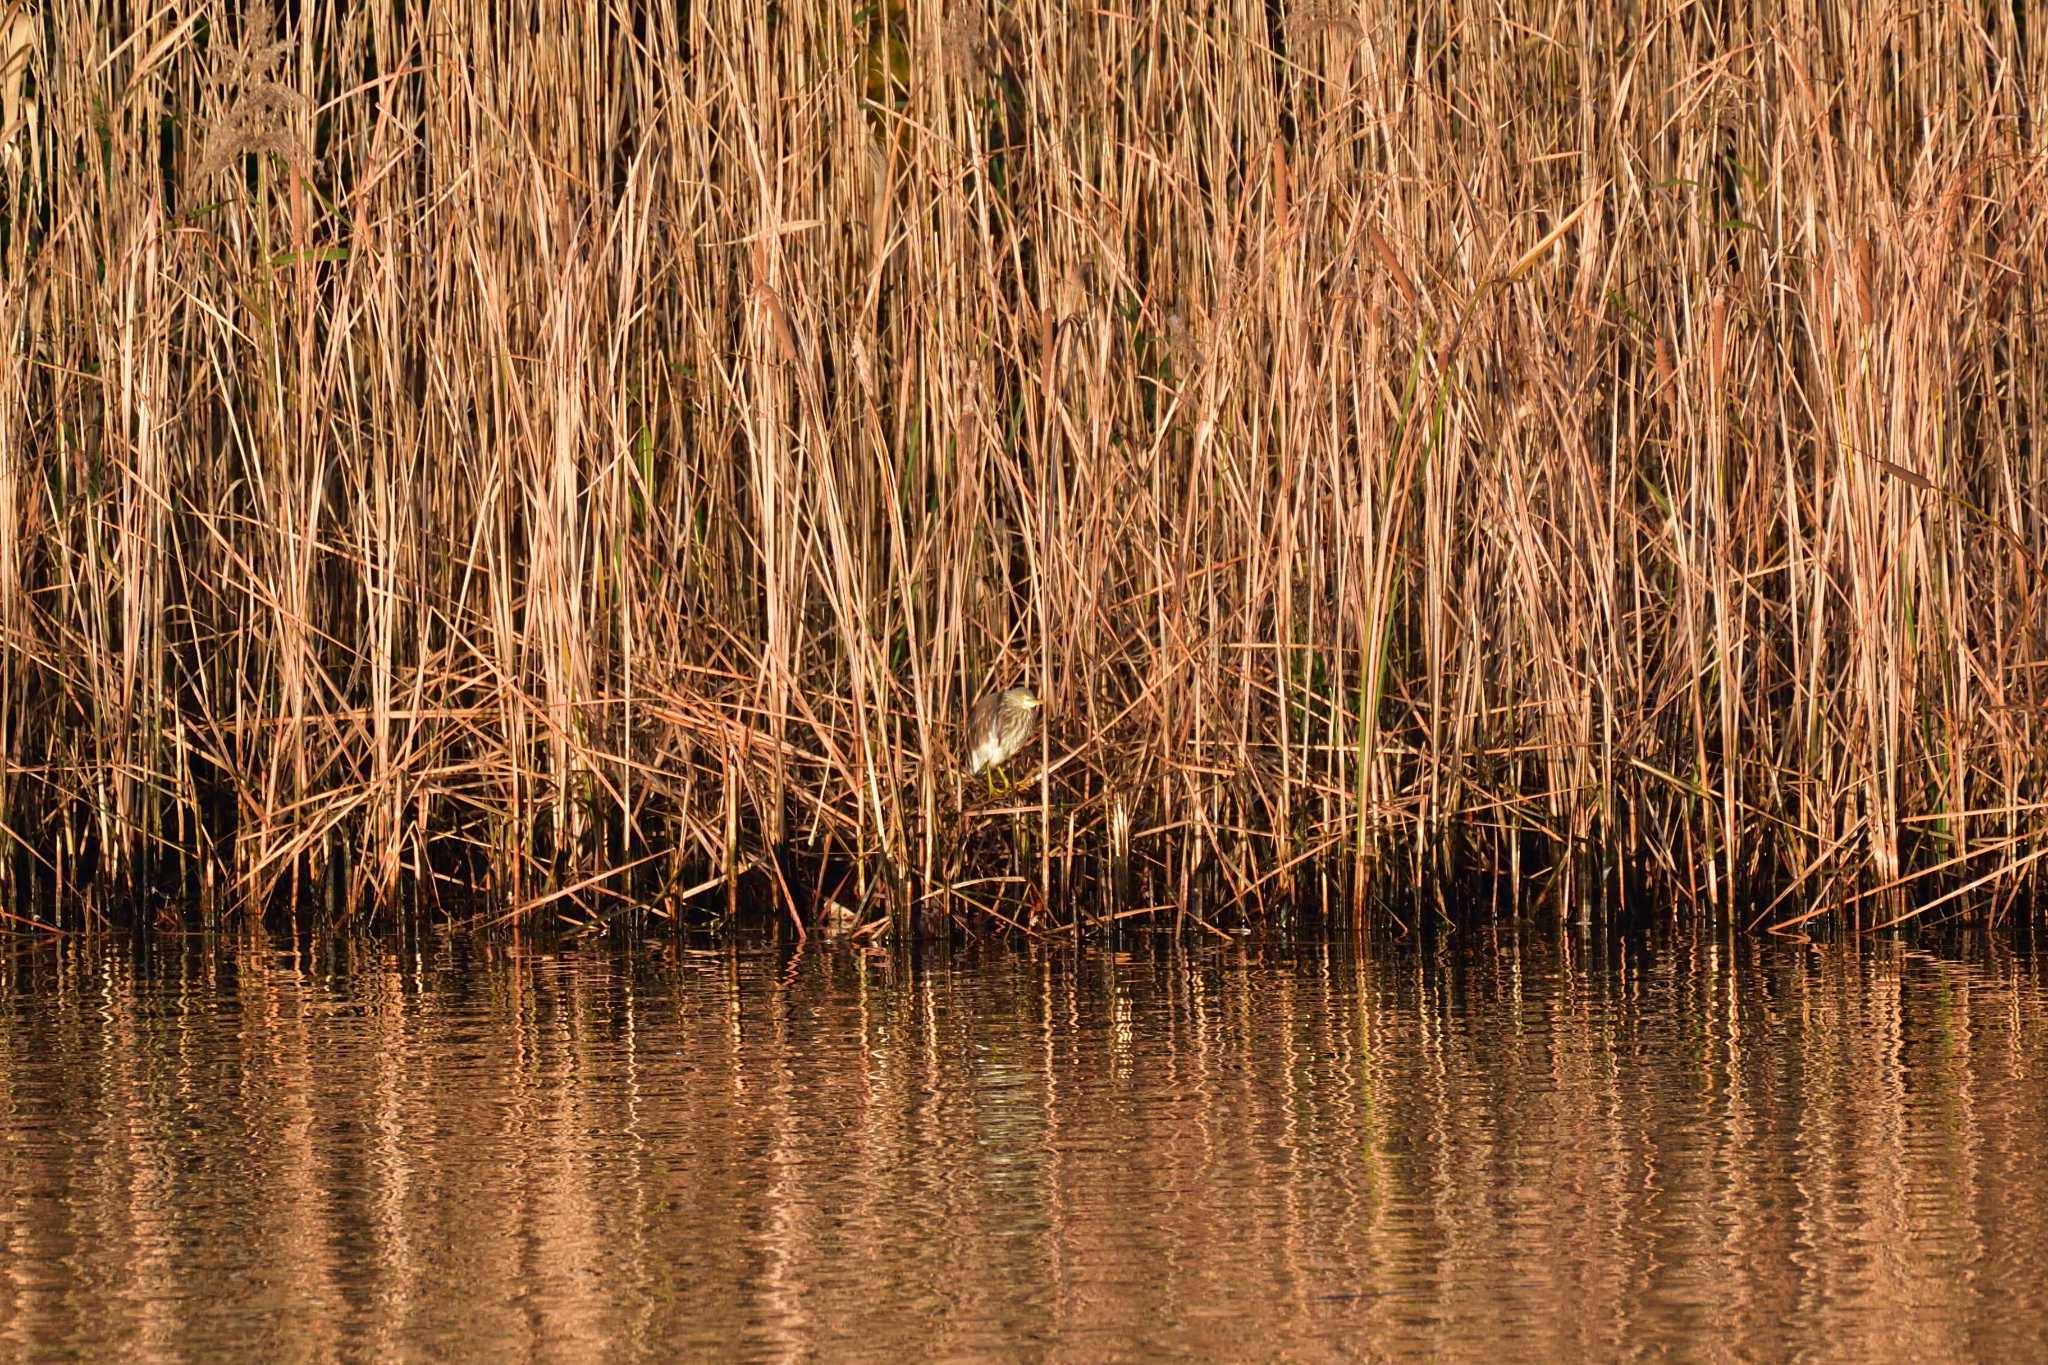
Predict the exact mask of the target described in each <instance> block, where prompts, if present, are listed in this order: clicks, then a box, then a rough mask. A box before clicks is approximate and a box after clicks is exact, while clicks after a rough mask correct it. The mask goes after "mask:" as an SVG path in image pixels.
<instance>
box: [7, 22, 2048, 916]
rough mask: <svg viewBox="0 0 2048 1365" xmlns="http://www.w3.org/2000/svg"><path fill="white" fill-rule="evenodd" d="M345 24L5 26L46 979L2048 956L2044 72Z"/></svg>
mask: <svg viewBox="0 0 2048 1365" xmlns="http://www.w3.org/2000/svg"><path fill="white" fill-rule="evenodd" d="M294 8H296V9H298V11H299V14H300V15H301V16H302V17H290V16H289V15H287V14H285V13H273V12H272V11H270V10H269V9H267V8H265V7H263V6H260V5H241V4H226V3H217V4H202V5H198V6H147V5H141V6H131V7H120V6H116V7H113V11H112V12H117V13H118V15H119V17H118V18H117V19H116V20H115V21H114V22H113V23H112V24H111V25H103V24H102V23H101V22H100V19H101V12H100V9H99V8H98V7H94V6H88V5H86V4H84V3H83V0H41V3H40V4H38V5H35V6H23V5H21V4H18V3H17V4H14V5H12V6H10V7H8V10H7V13H8V16H9V17H8V22H7V23H5V24H0V32H5V33H6V34H8V35H9V38H8V42H9V44H10V47H9V50H8V61H7V63H6V64H5V67H4V71H5V77H6V80H7V82H8V83H9V98H8V100H7V102H6V108H7V110H8V111H9V112H8V118H9V124H8V127H7V128H6V129H4V130H0V136H4V142H0V153H4V156H0V256H4V261H5V278H4V284H0V321H4V323H5V329H6V335H7V337H8V338H9V344H8V346H7V347H6V349H5V351H4V353H0V405H4V417H0V509H4V515H0V740H4V745H0V828H4V835H5V839H6V841H7V846H8V856H7V857H6V858H5V859H0V868H4V875H5V876H6V878H7V880H8V886H7V904H8V905H10V906H11V907H13V908H12V909H10V910H9V911H7V912H6V913H7V920H6V923H7V924H8V925H10V926H13V927H19V926H20V925H21V924H23V923H26V922H27V921H29V920H31V919H37V920H44V919H46V918H47V915H48V912H47V911H46V910H45V909H41V908H37V907H42V906H47V905H51V904H55V905H58V906H70V907H83V913H84V914H85V915H86V916H87V917H89V918H90V917H96V916H99V915H102V914H107V913H117V912H118V910H117V907H120V906H123V905H133V904H135V903H136V902H135V901H134V899H133V898H134V897H135V896H136V895H137V894H138V893H147V894H149V895H152V896H155V897H157V898H158V900H157V901H156V902H153V903H161V904H166V905H171V906H177V905H181V904H185V903H187V902H188V901H189V902H190V903H192V904H196V905H198V906H201V907H203V910H204V912H205V913H207V914H214V915H220V914H228V913H239V912H244V911H263V910H266V909H271V908H275V907H278V906H280V905H283V904H286V903H299V904H303V903H305V902H306V900H307V898H309V897H312V898H316V899H317V900H319V901H324V902H325V903H327V904H328V905H329V906H330V907H331V908H332V909H333V910H334V911H335V912H337V913H342V914H371V913H374V912H376V911H378V910H379V909H380V908H381V907H388V906H393V905H399V904H409V903H425V904H428V905H430V906H431V905H440V906H443V907H454V906H460V907H463V908H464V913H468V912H469V911H470V910H473V908H474V907H476V906H478V905H488V906H490V907H492V913H493V914H496V915H498V916H500V917H507V916H509V917H522V916H526V917H532V916H538V917H543V918H545V919H548V920H572V921H590V920H596V919H601V918H604V917H605V916H607V915H609V914H611V913H612V912H613V911H614V910H616V909H618V908H620V907H623V906H627V905H631V904H634V903H636V902H638V901H641V900H643V899H644V900H645V903H649V904H652V905H653V906H655V907H656V908H657V909H674V908H676V907H682V906H686V905H698V904H707V903H708V904H710V905H711V906H712V907H713V908H717V907H719V906H721V905H728V904H730V903H731V902H732V900H733V899H735V898H736V897H737V896H738V895H740V894H741V891H740V890H738V889H735V888H740V887H742V886H743V884H744V879H746V878H747V877H749V876H755V877H758V878H760V879H761V884H762V885H765V886H769V887H771V888H772V889H773V890H774V894H775V895H776V897H777V899H778V900H779V901H785V902H786V903H787V905H788V906H789V908H790V909H791V910H792V911H794V912H797V913H798V914H799V915H800V917H802V916H806V915H808V913H809V906H808V905H807V904H806V893H805V891H804V890H803V889H802V886H801V883H800V882H798V883H795V884H793V883H792V879H791V878H790V877H789V876H788V872H789V871H790V869H791V868H793V867H797V866H799V865H803V866H814V867H815V866H823V867H832V868H837V869H839V875H840V876H841V878H842V880H844V881H845V882H846V885H847V886H848V887H849V888H851V889H850V890H846V891H844V892H834V893H833V894H834V895H835V896H836V897H839V898H840V899H841V901H842V909H843V908H844V902H845V901H846V899H847V898H849V897H852V898H855V902H856V903H857V904H858V906H859V907H860V910H861V913H863V914H865V915H868V916H869V917H870V918H871V919H872V918H873V917H875V916H878V915H879V914H880V913H881V907H883V906H889V907H892V908H893V909H894V911H895V912H896V913H897V914H898V915H899V916H900V915H903V914H906V913H909V912H910V911H911V910H913V909H914V910H916V911H917V912H918V913H920V914H922V915H924V916H927V917H928V918H927V919H926V921H925V922H926V923H941V922H944V921H945V920H947V919H949V918H950V919H953V920H954V921H955V922H964V923H970V924H975V923H987V924H992V925H993V924H1000V923H1015V924H1020V925H1022V926H1023V927H1025V928H1027V929H1031V930H1033V931H1046V930H1052V929H1058V928H1064V927H1067V926H1069V925H1072V924H1074V923H1076V922H1077V921H1086V920H1089V919H1091V918H1092V917H1095V916H1097V915H1099V914H1114V915H1145V914H1149V913H1159V914H1167V915H1176V914H1182V913H1188V912H1189V909H1190V907H1202V906H1206V909H1200V908H1197V909H1196V911H1195V912H1196V913H1199V914H1200V915H1202V917H1203V918H1204V919H1205V920H1206V921H1207V922H1209V923H1212V924H1218V925H1221V924H1225V923H1226V922H1234V921H1235V920H1236V919H1237V918H1238V917H1242V916H1253V915H1256V914H1258V913H1260V911H1261V909H1262V908H1263V907H1268V906H1270V905H1272V904H1274V903H1276V902H1277V901H1278V900H1280V899H1281V898H1287V897H1293V898H1299V897H1302V896H1304V895H1320V896H1330V895H1333V894H1342V895H1346V896H1349V897H1354V898H1357V897H1364V896H1367V895H1369V894H1376V893H1378V892H1381V891H1386V890H1388V889H1389V888H1393V889H1400V888H1406V887H1413V886H1416V885H1420V884H1423V883H1424V882H1425V881H1427V879H1429V878H1431V877H1433V876H1436V875H1437V874H1439V873H1441V872H1443V871H1444V870H1446V869H1448V870H1451V871H1461V872H1462V871H1476V872H1479V873H1487V874H1497V875H1499V876H1502V877H1505V878H1509V879H1512V882H1511V884H1512V885H1514V886H1515V887H1517V888H1518V889H1519V888H1520V886H1521V885H1522V881H1523V879H1525V878H1529V877H1530V876H1531V874H1532V872H1533V871H1534V870H1535V869H1537V868H1539V867H1540V868H1545V869H1548V872H1549V874H1550V875H1549V878H1548V881H1547V883H1546V884H1547V885H1549V886H1550V887H1552V888H1553V890H1556V891H1557V895H1556V904H1557V905H1558V906H1559V908H1560V909H1561V910H1570V911H1571V912H1573V913H1577V912H1578V911H1579V910H1582V909H1584V908H1586V907H1587V906H1595V907H1596V908H1597V907H1601V906H1609V905H1611V904H1613V903H1615V898H1614V895H1613V892H1612V888H1613V887H1615V886H1617V885H1618V886H1623V887H1626V888H1628V889H1629V891H1630V894H1632V895H1633V894H1638V893H1640V894H1641V895H1643V896H1648V897H1655V898H1659V899H1660V900H1667V901H1669V902H1670V903H1686V904H1696V905H1702V906H1713V907H1719V908H1721V909H1723V910H1726V911H1731V912H1738V913H1740V915H1741V916H1742V918H1743V920H1744V922H1752V921H1754V922H1762V923H1768V924H1775V925H1779V926H1789V925H1793V924H1796V923H1798V922H1799V921H1801V920H1802V919H1804V918H1805V917H1807V916H1809V915H1824V914H1828V913H1832V912H1841V911H1843V910H1845V909H1850V908H1853V912H1854V913H1855V914H1857V915H1858V916H1860V917H1861V921H1860V922H1863V923H1873V922H1883V920H1885V919H1888V918H1892V917H1895V916H1897V915H1903V914H1912V913H1918V912H1924V911H1925V910H1927V909H1929V908H1933V907H1942V908H1944V911H1945V912H1953V911H1955V910H1958V909H1967V910H1968V911H1969V912H1971V913H1984V914H1988V915H1991V916H1994V917H1995V916H1996V915H1998V914H2001V913H2003V912H2004V911H2005V909H2006V908H2007V907H2008V906H2010V905H2012V904H2014V903H2016V901H2017V900H2018V899H2019V898H2020V897H2023V896H2025V895H2028V894H2029V893H2030V892H2031V891H2032V890H2033V889H2034V887H2035V885H2036V882H2037V878H2038V872H2039V867H2040V860H2041V859H2042V857H2043V855H2044V853H2048V839H2044V834H2048V818H2044V803H2048V785H2044V761H2043V760H2044V747H2043V721H2044V712H2043V688H2044V683H2048V677H2044V668H2048V623H2044V620H2043V613H2042V607H2041V596H2042V594H2041V564H2042V560H2043V557H2044V554H2048V500H2044V496H2043V490H2044V487H2048V483H2044V461H2048V450H2044V445H2043V443H2042V441H2041V439H2040V435H2039V433H2040V431H2041V430H2042V418H2043V410H2044V403H2048V366H2044V363H2043V355H2042V349H2041V346H2042V342H2041V338H2042V328H2041V326H2040V322H2039V319H2040V317H2041V313H2042V310H2043V308H2044V306H2048V300H2044V296H2043V293H2042V281H2044V280H2048V259H2044V257H2048V212H2044V203H2048V178H2044V174H2043V172H2044V156H2043V141H2042V137H2043V135H2042V131H2041V127H2042V119H2043V117H2044V114H2048V102H2044V95H2048V44H2044V43H2043V42H2042V34H2041V33H2040V32H2038V31H2033V30H2031V29H2030V28H2027V29H2023V28H2022V27H2020V26H2019V24H2018V22H2017V20H2016V18H2015V15H2016V14H2018V13H2019V12H2020V11H2021V10H2022V9H2023V7H2016V6H2008V5H1990V6H1956V5H1930V6H1922V7H1919V8H1918V9H1917V10H1911V11H1905V12H1900V11H1894V10H1891V9H1886V8H1885V7H1882V6H1867V7H1857V6H1846V7H1845V6H1840V5H1830V4H1816V3H1813V2H1812V0H1790V2H1789V3H1780V0H1770V3H1760V2H1759V0H1730V3H1726V4H1715V5H1690V6H1663V5H1649V6H1636V5H1620V4H1615V3H1611V0H1607V2H1603V0H1541V2H1540V3H1538V4H1536V5H1534V6H1533V7H1523V9H1522V12H1521V17H1520V21H1519V22H1508V21H1506V20H1505V19H1504V18H1503V16H1502V12H1501V11H1499V10H1498V9H1497V8H1496V7H1494V6H1491V5H1485V4H1474V3H1469V2H1468V0H1452V3H1450V4H1449V5H1444V4H1440V3H1438V2H1437V0H1429V2H1428V3H1420V2H1419V0H1395V3H1392V4H1387V5H1381V4H1374V5H1345V4H1282V5H1265V6H1261V5H1243V4H1222V3H1216V4H1208V3H1199V0H1197V2H1196V3H1190V4H1187V5H1171V4H1168V5H1124V6H1115V5H1082V6H1074V5H1070V4H1065V3H1061V4H1047V3H1042V0H1016V3H997V4H991V5H988V6H986V7H985V8H984V7H982V6H979V5H977V4H973V3H962V2H961V0H947V2H946V3H932V4H919V5H912V4H904V3H900V2H898V0H860V3H855V0H845V3H823V4H816V5H811V4H792V5H779V6H769V5H760V4H757V3H752V0H748V2H747V3H740V2H739V0H707V2H706V3H704V4H701V5H687V6H669V5H652V4H649V5H632V6H629V5H588V6H586V5H564V4H558V3H554V0H510V2H509V3H508V2H507V0H451V2H450V3H442V4H435V5H432V6H422V5H403V6H401V5H396V4H393V3H389V2H388V0H364V3H360V4H351V5H341V6H304V7H294ZM24 16H25V17H24ZM123 25H126V26H125V27H124V26H123ZM1012 683H1016V684H1019V685H1024V686H1028V687H1029V688H1030V690H1031V691H1033V692H1034V693H1036V694H1037V695H1038V696H1039V697H1041V698H1043V699H1044V701H1045V709H1044V712H1043V718H1044V724H1042V725H1041V726H1040V727H1039V729H1038V731H1037V734H1036V735H1035V736H1034V737H1033V739H1032V741H1031V743H1030V744H1029V745H1028V746H1027V747H1026V749H1025V751H1024V752H1023V753H1021V754H1019V755H1018V756H1017V757H1016V759H1015V760H1013V762H1012V765H1011V767H1012V769H1013V772H1014V775H1015V776H1016V778H1017V779H1018V785H1017V788H1016V789H1015V790H1014V791H1012V792H1009V793H1007V794H1006V795H1005V797H1004V798H1003V799H1002V800H1001V801H1000V802H995V801H991V800H990V799H988V798H987V797H986V796H984V795H982V794H981V793H979V792H978V791H977V790H976V789H975V787H974V786H973V785H971V784H968V783H967V782H965V781H964V780H963V778H964V773H963V769H964V760H965V745H964V742H963V739H962V735H961V725H960V722H961V718H962V717H964V716H965V714H966V712H967V710H968V707H969V706H970V705H971V704H972V702H973V701H974V699H975V698H976V697H977V696H979V695H981V694H982V693H983V692H984V691H985V690H987V689H988V688H990V687H995V686H1008V685H1010V684H1012ZM806 860H808V862H806ZM1588 867H1590V868H1592V869H1593V870H1594V872H1593V879H1592V880H1590V881H1588V880H1584V879H1582V878H1581V872H1580V871H1578V870H1575V869H1581V870H1582V869H1585V868H1588ZM1606 874H1614V875H1606ZM1098 887H1099V888H1104V889H1110V890H1116V891H1119V892H1121V897H1119V898H1114V899H1108V900H1104V899H1098V898H1096V897H1094V896H1092V895H1086V894H1081V893H1082V892H1083V891H1084V890H1086V889H1088V888H1098ZM1332 888H1335V890H1334V891H1333V889H1332ZM811 894H814V895H815V894H818V893H816V892H815V891H814V892H812V893H811ZM1163 905H1172V906H1174V907H1175V908H1174V909H1172V910H1160V909H1159V908H1158V907H1160V906H1163ZM1873 906H1875V908H1873ZM67 913H75V911H73V912H67Z"/></svg>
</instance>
